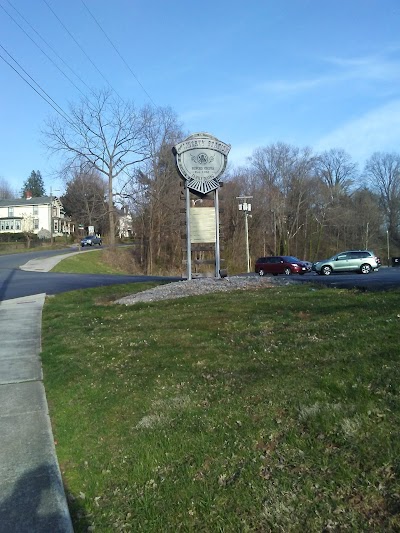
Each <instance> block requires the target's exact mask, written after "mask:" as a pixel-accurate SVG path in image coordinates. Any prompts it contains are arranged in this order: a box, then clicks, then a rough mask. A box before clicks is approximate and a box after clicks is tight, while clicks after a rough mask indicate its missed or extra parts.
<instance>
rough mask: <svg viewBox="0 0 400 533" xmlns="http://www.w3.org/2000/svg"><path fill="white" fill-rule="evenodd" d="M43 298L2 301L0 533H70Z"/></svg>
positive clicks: (40, 295)
mask: <svg viewBox="0 0 400 533" xmlns="http://www.w3.org/2000/svg"><path fill="white" fill-rule="evenodd" d="M44 299H45V294H38V295H35V296H28V297H25V298H17V299H15V300H6V301H3V302H0V325H1V326H0V328H1V329H0V533H50V532H51V533H71V532H72V531H73V529H72V523H71V519H70V515H69V511H68V506H67V502H66V497H65V493H64V488H63V484H62V480H61V474H60V469H59V466H58V461H57V456H56V450H55V446H54V438H53V434H52V429H51V423H50V418H49V413H48V406H47V400H46V394H45V390H44V386H43V375H42V367H41V361H40V357H39V354H40V349H41V321H42V308H43V304H44Z"/></svg>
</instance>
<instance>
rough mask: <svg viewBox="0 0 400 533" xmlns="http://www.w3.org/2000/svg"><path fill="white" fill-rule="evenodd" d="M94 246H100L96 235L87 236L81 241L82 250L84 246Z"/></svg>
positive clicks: (99, 239) (99, 240)
mask: <svg viewBox="0 0 400 533" xmlns="http://www.w3.org/2000/svg"><path fill="white" fill-rule="evenodd" d="M94 244H98V245H99V246H101V238H100V237H97V235H87V236H86V237H83V239H82V240H81V246H82V248H83V247H84V246H93V245H94Z"/></svg>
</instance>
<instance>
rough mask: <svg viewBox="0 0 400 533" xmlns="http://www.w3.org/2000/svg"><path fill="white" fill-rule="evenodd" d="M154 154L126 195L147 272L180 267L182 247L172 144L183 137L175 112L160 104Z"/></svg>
mask: <svg viewBox="0 0 400 533" xmlns="http://www.w3.org/2000/svg"><path fill="white" fill-rule="evenodd" d="M147 126H148V127H147V139H148V144H149V149H150V154H151V157H150V158H149V159H148V160H147V161H145V162H143V164H142V165H140V168H137V169H136V173H135V177H134V179H132V180H131V181H130V182H129V183H128V184H127V186H126V188H125V189H124V194H123V195H122V199H124V198H125V203H126V204H128V205H129V208H130V211H131V213H132V215H133V219H134V221H135V223H136V234H137V235H139V236H140V240H141V242H142V246H141V262H142V265H143V266H144V268H145V270H146V272H148V273H152V272H153V271H154V268H155V267H157V266H158V267H160V268H164V269H165V265H166V264H168V265H170V266H171V267H172V266H173V267H178V266H179V263H178V264H177V258H179V259H180V258H181V250H180V244H181V240H180V213H179V211H180V205H179V196H180V181H181V178H180V177H179V175H178V172H177V169H176V164H175V159H174V157H173V154H172V151H171V147H172V146H174V145H175V144H176V143H177V142H179V140H181V139H182V138H183V136H184V135H183V133H182V129H181V126H180V124H179V123H178V121H177V117H176V115H175V113H174V112H173V111H172V110H171V109H169V108H158V109H157V110H156V111H155V112H154V113H153V115H152V117H151V120H149V122H148V124H147Z"/></svg>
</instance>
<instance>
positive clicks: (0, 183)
mask: <svg viewBox="0 0 400 533" xmlns="http://www.w3.org/2000/svg"><path fill="white" fill-rule="evenodd" d="M11 198H14V193H13V191H12V189H11V187H10V186H9V184H8V182H7V181H6V180H5V179H4V178H0V200H9V199H11Z"/></svg>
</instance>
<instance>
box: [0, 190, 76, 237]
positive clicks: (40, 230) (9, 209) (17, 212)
mask: <svg viewBox="0 0 400 533" xmlns="http://www.w3.org/2000/svg"><path fill="white" fill-rule="evenodd" d="M74 232H75V227H74V224H73V223H72V221H71V219H70V218H69V217H67V216H66V215H65V212H64V208H63V205H62V203H61V201H60V199H59V198H57V197H56V196H41V197H38V198H35V197H32V196H30V195H29V194H27V195H26V197H25V198H13V199H9V200H0V233H33V234H36V235H37V234H40V235H46V236H47V235H48V237H49V238H50V237H58V236H62V235H70V234H71V233H74Z"/></svg>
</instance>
